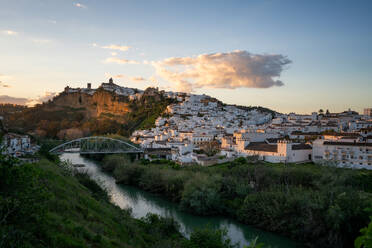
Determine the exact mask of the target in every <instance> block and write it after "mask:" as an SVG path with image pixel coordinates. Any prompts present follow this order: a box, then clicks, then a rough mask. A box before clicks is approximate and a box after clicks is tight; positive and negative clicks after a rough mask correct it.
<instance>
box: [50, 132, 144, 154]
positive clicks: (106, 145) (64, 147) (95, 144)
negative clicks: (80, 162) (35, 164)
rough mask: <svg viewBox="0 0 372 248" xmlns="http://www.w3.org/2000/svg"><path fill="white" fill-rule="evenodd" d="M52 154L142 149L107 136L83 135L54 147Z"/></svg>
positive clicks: (136, 151)
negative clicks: (83, 136)
mask: <svg viewBox="0 0 372 248" xmlns="http://www.w3.org/2000/svg"><path fill="white" fill-rule="evenodd" d="M49 152H50V153H54V154H62V153H80V154H113V153H143V150H142V149H140V148H138V147H135V146H134V145H131V144H129V143H127V142H125V141H122V140H118V139H113V138H108V137H99V136H93V137H85V138H80V139H75V140H71V141H69V142H66V143H64V144H61V145H59V146H56V147H54V148H53V149H51V150H50V151H49Z"/></svg>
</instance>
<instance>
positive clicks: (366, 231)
mask: <svg viewBox="0 0 372 248" xmlns="http://www.w3.org/2000/svg"><path fill="white" fill-rule="evenodd" d="M370 219H371V222H370V223H369V225H368V226H367V227H365V228H362V229H361V230H360V232H361V233H362V235H361V236H359V237H358V238H357V239H356V240H355V243H354V246H355V248H371V247H372V216H371V217H370Z"/></svg>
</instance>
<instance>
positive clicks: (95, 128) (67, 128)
mask: <svg viewBox="0 0 372 248" xmlns="http://www.w3.org/2000/svg"><path fill="white" fill-rule="evenodd" d="M194 96H196V95H194ZM189 97H190V95H188V94H186V93H179V92H178V93H176V92H165V91H159V90H158V89H157V88H147V89H146V90H145V91H143V90H139V89H133V88H127V87H121V86H119V85H116V84H114V83H113V81H112V79H110V82H109V83H102V85H101V86H100V87H99V88H98V89H92V88H91V86H90V84H88V87H87V88H70V87H68V86H67V87H66V88H65V90H64V91H63V92H61V93H60V94H59V95H57V96H56V97H54V98H53V99H52V100H49V101H48V102H45V103H43V104H39V105H36V106H35V107H31V108H27V107H19V106H14V107H12V106H8V105H3V107H2V108H0V110H1V114H2V115H3V116H4V123H5V125H6V127H7V128H8V129H9V130H10V131H14V132H18V133H30V134H33V135H34V136H36V137H42V138H43V137H47V138H59V139H74V138H78V137H82V136H90V135H100V134H107V133H117V134H120V135H122V136H127V137H128V136H130V135H131V134H132V133H133V132H134V131H135V130H137V129H147V128H150V127H153V126H154V124H155V120H156V119H157V118H158V117H159V116H160V115H162V114H163V112H164V111H165V110H166V108H167V106H169V105H171V104H174V103H176V104H178V105H180V104H181V105H182V103H183V101H185V99H186V98H189ZM202 97H204V99H205V100H202V102H201V104H206V105H208V102H214V103H216V107H215V108H216V109H217V108H221V106H233V105H226V104H223V103H222V102H220V101H218V100H217V99H215V98H212V97H209V96H205V95H203V96H202ZM233 107H234V108H240V109H242V110H244V111H247V112H249V111H251V110H257V111H259V112H262V113H271V114H274V112H273V111H272V110H270V109H266V108H262V107H241V106H233Z"/></svg>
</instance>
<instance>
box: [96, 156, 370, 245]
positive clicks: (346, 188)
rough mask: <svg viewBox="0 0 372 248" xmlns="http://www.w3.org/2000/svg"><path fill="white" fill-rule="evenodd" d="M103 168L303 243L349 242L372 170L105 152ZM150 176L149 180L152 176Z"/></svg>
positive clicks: (364, 215) (364, 218)
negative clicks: (143, 158)
mask: <svg viewBox="0 0 372 248" xmlns="http://www.w3.org/2000/svg"><path fill="white" fill-rule="evenodd" d="M102 168H103V169H105V170H106V171H109V172H110V173H112V175H113V176H114V178H115V179H116V181H117V182H118V183H121V184H124V185H132V186H136V187H139V188H141V189H143V190H145V191H148V192H152V193H156V194H160V195H162V196H165V197H167V198H168V199H170V200H171V201H173V202H176V203H177V204H179V206H180V208H181V209H182V210H183V211H188V212H190V213H193V214H196V215H204V216H218V215H223V216H230V217H231V218H233V219H235V220H238V221H239V222H241V223H246V224H249V225H254V226H256V227H259V228H261V229H264V230H267V231H271V232H275V233H280V234H283V235H285V236H289V237H291V238H292V239H296V240H298V241H301V242H304V243H305V245H306V246H308V247H351V246H353V241H354V239H355V238H356V237H357V236H358V234H359V230H360V228H361V227H363V226H365V225H367V224H368V212H367V211H366V209H367V208H369V207H371V206H372V196H371V192H372V173H371V172H368V171H354V170H349V169H339V168H333V167H323V166H316V165H312V164H308V165H306V164H305V165H286V166H284V165H268V164H264V163H261V164H251V163H249V162H248V161H246V160H245V159H238V160H236V161H234V162H231V163H226V164H223V165H219V166H212V167H200V166H191V167H184V168H180V167H179V166H177V165H173V164H171V163H169V162H166V161H158V163H150V164H147V165H144V164H142V163H140V162H138V161H137V162H134V163H133V162H131V161H130V160H129V159H127V158H124V157H120V156H108V157H106V158H105V159H104V160H103V162H102ZM154 179H155V180H154Z"/></svg>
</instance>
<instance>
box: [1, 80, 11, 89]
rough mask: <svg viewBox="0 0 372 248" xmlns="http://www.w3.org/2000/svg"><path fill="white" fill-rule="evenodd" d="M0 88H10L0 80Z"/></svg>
mask: <svg viewBox="0 0 372 248" xmlns="http://www.w3.org/2000/svg"><path fill="white" fill-rule="evenodd" d="M0 88H10V85H9V84H6V83H4V82H2V81H0Z"/></svg>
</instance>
